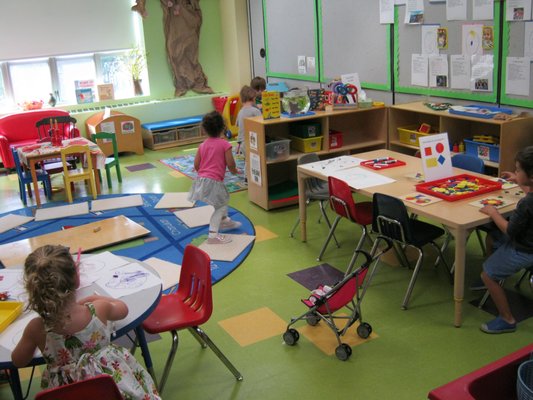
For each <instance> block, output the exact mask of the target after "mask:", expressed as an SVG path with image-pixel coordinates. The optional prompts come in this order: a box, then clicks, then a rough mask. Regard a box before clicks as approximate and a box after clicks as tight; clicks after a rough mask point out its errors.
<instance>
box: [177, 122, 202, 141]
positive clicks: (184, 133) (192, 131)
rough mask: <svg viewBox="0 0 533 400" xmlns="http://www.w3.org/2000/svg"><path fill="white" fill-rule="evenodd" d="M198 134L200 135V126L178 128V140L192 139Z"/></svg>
mask: <svg viewBox="0 0 533 400" xmlns="http://www.w3.org/2000/svg"><path fill="white" fill-rule="evenodd" d="M198 136H200V127H199V126H198V125H196V126H191V127H187V128H179V129H178V139H179V140H187V139H194V138H197V137H198Z"/></svg>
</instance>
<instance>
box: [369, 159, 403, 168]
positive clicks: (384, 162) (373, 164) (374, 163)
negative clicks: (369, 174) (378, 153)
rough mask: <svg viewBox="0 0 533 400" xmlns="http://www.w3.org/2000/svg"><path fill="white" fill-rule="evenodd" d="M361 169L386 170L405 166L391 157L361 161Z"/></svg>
mask: <svg viewBox="0 0 533 400" xmlns="http://www.w3.org/2000/svg"><path fill="white" fill-rule="evenodd" d="M360 165H362V166H363V167H367V168H371V169H387V168H394V167H399V166H402V165H405V162H403V161H400V160H397V159H395V158H391V157H381V158H374V159H373V160H366V161H361V164H360Z"/></svg>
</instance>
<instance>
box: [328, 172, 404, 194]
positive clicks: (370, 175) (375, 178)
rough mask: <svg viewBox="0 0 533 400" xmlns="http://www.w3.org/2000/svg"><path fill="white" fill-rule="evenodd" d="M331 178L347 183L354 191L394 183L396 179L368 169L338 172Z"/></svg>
mask: <svg viewBox="0 0 533 400" xmlns="http://www.w3.org/2000/svg"><path fill="white" fill-rule="evenodd" d="M331 176H334V177H335V178H338V179H341V180H343V181H345V182H346V183H347V184H348V185H349V186H350V187H352V188H354V189H364V188H367V187H372V186H379V185H385V184H387V183H392V182H394V179H392V178H389V177H386V176H384V175H381V174H377V173H375V172H372V171H369V170H367V169H366V168H360V167H356V168H348V169H343V170H341V171H336V172H334V173H333V174H331Z"/></svg>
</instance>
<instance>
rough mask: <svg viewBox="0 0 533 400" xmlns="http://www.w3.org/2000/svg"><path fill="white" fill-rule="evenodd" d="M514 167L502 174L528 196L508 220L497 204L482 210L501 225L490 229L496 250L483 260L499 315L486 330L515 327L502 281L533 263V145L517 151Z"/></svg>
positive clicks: (513, 328) (486, 331)
mask: <svg viewBox="0 0 533 400" xmlns="http://www.w3.org/2000/svg"><path fill="white" fill-rule="evenodd" d="M515 166H516V170H515V172H514V173H513V172H504V173H503V174H502V177H503V178H505V179H508V180H510V181H512V182H515V183H517V184H518V185H519V186H520V188H522V190H523V191H524V193H525V194H526V196H525V197H524V198H523V199H521V200H520V201H519V202H518V204H517V206H516V209H515V211H514V212H513V213H512V215H511V216H510V218H509V220H507V219H506V218H504V217H503V216H502V215H501V214H500V213H499V211H498V209H497V208H496V207H494V206H491V205H487V206H485V207H483V208H482V209H481V212H482V213H484V214H487V215H488V216H490V217H491V219H492V221H493V222H494V224H495V225H496V226H497V228H498V229H494V230H492V231H491V232H489V235H490V240H488V241H487V243H491V242H492V249H493V250H494V251H493V252H492V254H491V255H490V256H489V257H488V258H487V260H485V262H484V263H483V272H482V273H481V279H482V280H483V283H485V285H486V287H487V289H488V291H489V293H490V296H491V298H492V300H493V301H494V304H495V305H496V308H497V309H498V314H499V315H498V317H497V318H495V319H493V320H492V321H489V322H487V323H484V324H482V325H481V330H482V331H483V332H485V333H506V332H514V331H515V330H516V320H515V318H514V316H513V314H512V312H511V308H510V306H509V302H508V300H507V296H506V294H505V291H504V290H503V288H502V287H501V286H500V284H499V282H500V281H501V280H503V279H505V278H507V277H508V276H511V275H513V274H514V273H516V272H518V271H520V270H521V269H523V268H527V267H531V266H533V190H531V188H532V187H533V146H529V147H526V148H525V149H523V150H521V151H519V152H518V153H517V155H516V157H515ZM487 250H489V249H487ZM489 251H490V250H489Z"/></svg>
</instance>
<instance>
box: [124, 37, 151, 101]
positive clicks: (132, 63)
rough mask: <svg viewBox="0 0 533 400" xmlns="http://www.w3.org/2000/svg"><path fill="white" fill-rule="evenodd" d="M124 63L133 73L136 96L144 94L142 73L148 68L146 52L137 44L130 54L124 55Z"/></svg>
mask: <svg viewBox="0 0 533 400" xmlns="http://www.w3.org/2000/svg"><path fill="white" fill-rule="evenodd" d="M124 65H125V66H126V68H127V70H128V71H129V72H130V74H131V79H132V80H133V89H134V93H135V96H142V95H143V89H142V86H141V74H142V73H143V71H144V69H145V68H146V52H145V51H144V49H141V48H139V47H137V46H135V47H134V48H133V49H131V51H130V52H129V53H128V55H126V56H124Z"/></svg>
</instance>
